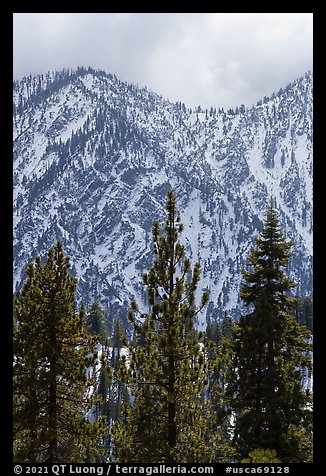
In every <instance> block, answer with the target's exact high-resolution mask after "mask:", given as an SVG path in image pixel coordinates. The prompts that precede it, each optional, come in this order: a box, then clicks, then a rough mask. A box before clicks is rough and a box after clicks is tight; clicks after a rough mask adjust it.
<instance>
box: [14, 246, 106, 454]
mask: <svg viewBox="0 0 326 476" xmlns="http://www.w3.org/2000/svg"><path fill="white" fill-rule="evenodd" d="M69 268H70V260H69V257H65V256H64V253H63V249H62V245H61V243H60V242H58V243H57V244H56V245H55V246H54V247H53V248H51V249H50V250H49V252H48V257H47V260H46V262H45V264H44V265H43V264H42V262H41V259H40V257H37V258H36V260H35V263H34V264H30V265H29V266H28V269H27V278H26V281H25V283H24V285H23V287H22V290H21V291H20V292H19V293H18V295H17V296H15V299H14V314H15V317H16V320H17V325H16V327H15V329H14V457H15V461H19V462H33V463H35V462H40V463H44V462H48V463H57V462H67V461H71V462H83V461H86V454H87V452H88V454H89V455H92V454H96V452H97V443H98V439H99V438H100V437H101V434H102V424H101V422H98V423H97V424H95V425H90V424H89V423H88V422H87V418H86V415H87V411H88V410H89V409H90V408H91V406H92V402H91V399H90V388H91V387H90V386H91V384H92V383H93V382H91V381H88V377H87V374H89V373H90V372H89V370H90V369H88V367H90V366H92V363H93V360H94V359H93V357H92V356H93V355H94V353H93V350H94V346H95V344H96V339H94V338H92V337H91V336H89V334H88V333H87V332H86V329H85V312H84V311H83V310H82V311H81V312H80V313H76V311H75V294H76V284H77V281H76V279H75V278H74V277H73V276H71V275H70V273H69Z"/></svg>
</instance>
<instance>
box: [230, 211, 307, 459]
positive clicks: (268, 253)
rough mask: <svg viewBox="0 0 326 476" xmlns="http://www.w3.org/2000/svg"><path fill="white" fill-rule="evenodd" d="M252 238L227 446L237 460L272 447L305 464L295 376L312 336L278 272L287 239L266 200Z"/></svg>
mask: <svg viewBox="0 0 326 476" xmlns="http://www.w3.org/2000/svg"><path fill="white" fill-rule="evenodd" d="M255 241H256V248H253V249H252V251H251V254H250V257H249V259H248V265H249V266H250V267H251V271H243V276H244V283H243V285H242V289H241V294H240V295H241V298H242V299H243V300H244V302H245V304H246V305H247V306H248V308H249V314H247V315H245V316H241V318H240V320H239V321H238V323H237V325H236V326H235V327H234V333H233V337H232V338H231V339H229V343H228V358H229V361H228V370H227V376H226V380H227V382H228V384H227V386H226V391H227V395H228V398H229V404H230V407H231V409H232V411H233V414H234V418H235V425H234V443H235V445H236V447H237V449H238V455H239V457H240V458H244V457H246V456H247V455H248V454H249V453H250V452H251V451H253V450H255V449H257V448H260V449H262V450H263V449H265V450H269V449H272V450H275V451H276V452H277V455H278V457H279V458H280V459H281V460H282V462H307V461H309V460H310V457H311V413H312V412H311V408H310V404H311V401H310V400H311V398H310V394H309V391H308V390H307V391H306V390H305V389H304V388H303V382H302V377H303V375H304V372H306V370H307V369H310V368H311V358H310V351H311V344H310V336H311V335H310V332H309V331H308V329H307V328H306V327H302V326H300V325H299V324H298V322H297V321H296V319H295V317H294V316H293V307H294V304H295V298H292V297H289V291H290V290H291V289H292V288H293V287H295V285H296V284H295V283H294V282H293V281H291V280H290V279H288V278H287V277H286V275H285V271H284V268H285V267H286V266H287V264H288V261H289V258H290V256H291V255H290V252H289V249H290V248H291V246H292V243H291V242H289V241H286V239H285V237H284V236H283V234H282V232H281V230H280V226H279V220H278V217H277V212H276V210H275V208H274V207H273V204H272V202H271V203H270V205H269V208H268V210H267V214H266V220H265V222H264V226H263V230H262V232H261V235H260V237H258V238H256V240H255ZM299 435H301V437H300V436H299ZM303 435H304V439H305V445H303V444H302V436H303ZM309 439H310V450H307V446H308V447H309V443H307V442H308V441H309ZM303 446H305V448H306V449H305V450H304V449H303Z"/></svg>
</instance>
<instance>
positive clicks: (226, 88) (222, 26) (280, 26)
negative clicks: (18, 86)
mask: <svg viewBox="0 0 326 476" xmlns="http://www.w3.org/2000/svg"><path fill="white" fill-rule="evenodd" d="M13 20H14V39H13V40H14V42H13V45H14V50H13V54H14V56H13V60H14V63H13V64H14V79H20V78H21V77H22V76H25V75H29V74H39V73H45V72H47V71H49V70H54V69H61V68H63V67H66V68H76V67H77V66H85V67H87V66H92V67H93V68H95V69H103V70H105V71H107V72H110V73H114V74H116V75H117V76H118V77H119V78H120V79H122V80H124V81H128V82H132V83H138V84H139V85H141V86H145V85H146V86H148V87H149V88H150V89H152V90H153V91H155V92H157V93H159V94H162V95H163V96H164V97H166V98H168V99H170V100H172V101H179V100H180V101H183V102H185V104H186V105H187V106H189V107H193V106H197V105H199V104H200V105H202V106H203V107H209V106H211V105H212V106H217V107H224V108H228V107H233V106H239V105H240V104H245V105H246V106H250V105H251V104H254V103H256V101H257V100H258V99H261V98H262V97H263V96H265V95H270V94H271V93H272V92H273V91H275V92H277V91H278V89H279V88H280V87H282V86H285V85H286V84H288V83H289V82H291V81H293V80H294V79H296V78H298V77H300V76H302V75H303V74H304V73H305V72H306V71H308V70H312V47H313V38H312V30H313V14H312V13H14V19H13Z"/></svg>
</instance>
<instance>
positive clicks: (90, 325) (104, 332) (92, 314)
mask: <svg viewBox="0 0 326 476" xmlns="http://www.w3.org/2000/svg"><path fill="white" fill-rule="evenodd" d="M86 328H87V330H88V332H89V333H90V334H91V335H93V336H94V335H97V336H99V338H100V343H101V344H102V345H107V340H108V334H109V333H108V328H107V318H106V315H105V313H104V311H103V309H102V308H101V306H100V303H99V301H98V299H94V301H93V302H92V304H91V305H90V307H89V309H88V312H87V319H86Z"/></svg>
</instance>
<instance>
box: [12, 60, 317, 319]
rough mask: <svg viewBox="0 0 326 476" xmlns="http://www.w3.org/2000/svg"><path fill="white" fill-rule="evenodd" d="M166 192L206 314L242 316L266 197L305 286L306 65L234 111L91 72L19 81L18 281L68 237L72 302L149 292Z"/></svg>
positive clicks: (118, 308) (308, 230)
mask: <svg viewBox="0 0 326 476" xmlns="http://www.w3.org/2000/svg"><path fill="white" fill-rule="evenodd" d="M169 188H172V189H173V191H174V192H175V194H176V196H177V200H178V205H179V208H180V211H181V221H182V222H183V223H184V225H185V230H184V233H183V240H184V242H185V244H186V247H187V251H188V256H189V257H190V258H191V260H192V262H193V263H194V262H195V261H197V260H199V261H200V263H201V266H202V270H203V273H202V279H201V288H205V289H206V288H207V289H209V290H210V304H209V306H208V309H207V311H206V313H203V314H202V316H201V318H200V319H201V323H203V322H204V321H205V315H206V317H207V316H210V317H211V318H213V317H221V316H222V315H223V313H224V311H225V310H228V311H230V312H231V313H232V314H233V315H234V316H236V315H238V313H239V309H240V306H241V302H240V301H239V289H240V283H241V281H242V277H241V273H240V270H241V269H242V268H244V267H245V266H246V265H245V262H246V259H247V257H248V254H249V251H250V248H251V247H252V246H253V244H254V243H253V238H254V237H255V236H257V235H258V234H259V231H260V230H261V220H262V219H263V217H264V214H265V211H266V207H267V203H268V201H269V198H270V197H271V196H273V197H275V199H276V203H277V208H278V210H279V214H280V218H281V221H282V225H283V231H284V233H285V234H286V236H287V238H289V239H291V240H292V241H293V243H294V246H293V248H292V252H293V257H292V259H291V263H290V266H289V273H290V276H291V278H292V279H294V280H295V281H296V282H298V283H299V286H298V288H297V289H296V292H297V293H298V294H300V295H302V296H311V294H312V73H310V72H308V73H306V74H305V75H304V76H303V77H301V78H299V79H298V80H295V81H293V82H292V83H291V84H289V85H287V86H286V87H284V88H282V89H281V90H280V91H278V92H277V93H273V94H272V96H271V97H265V98H264V99H262V100H261V101H259V102H258V103H257V104H256V105H255V106H252V107H251V108H246V107H244V106H243V105H239V107H238V108H236V109H235V110H229V111H227V112H226V111H224V110H223V109H218V110H216V109H215V108H211V109H210V110H202V109H201V108H200V107H198V108H197V109H196V110H191V109H188V108H187V107H186V106H185V105H184V104H183V103H180V102H177V103H171V102H169V101H167V100H166V99H164V98H162V97H161V96H159V95H157V94H155V93H153V92H151V91H149V90H148V89H146V88H139V87H138V86H135V85H132V84H128V83H126V82H122V81H120V80H119V79H118V78H117V77H116V76H114V75H111V74H107V73H105V72H103V71H95V70H93V69H91V68H78V69H77V70H76V71H71V70H63V71H56V72H52V73H47V74H45V75H41V76H29V77H25V78H23V79H22V80H21V81H16V82H15V83H14V282H15V286H17V287H19V286H20V285H21V283H22V280H23V279H24V269H25V266H26V264H27V262H29V261H31V260H32V259H34V257H35V256H36V255H38V254H39V255H41V256H44V255H45V254H46V252H47V250H48V249H49V247H51V246H53V245H54V244H55V242H56V240H58V239H60V240H61V241H62V242H63V245H64V249H65V252H66V253H67V254H68V255H69V256H70V257H71V260H72V263H73V272H74V273H75V275H76V276H77V277H78V279H79V284H78V298H79V302H83V303H84V304H86V305H88V304H89V303H90V302H91V301H92V300H93V298H94V297H95V296H98V297H99V299H100V302H101V304H102V305H103V306H104V307H105V308H107V310H108V311H109V312H111V314H115V313H117V312H119V313H120V314H121V315H122V316H124V315H125V312H126V309H127V308H128V305H129V301H130V299H131V297H133V296H135V297H136V299H137V300H138V301H139V300H142V301H143V302H144V305H145V299H146V293H145V290H144V288H143V285H142V279H141V276H142V274H143V273H144V272H146V271H148V268H149V266H150V265H151V262H152V252H151V225H152V222H153V220H154V219H159V220H163V219H164V218H165V214H164V202H165V195H166V192H167V190H168V189H169Z"/></svg>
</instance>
